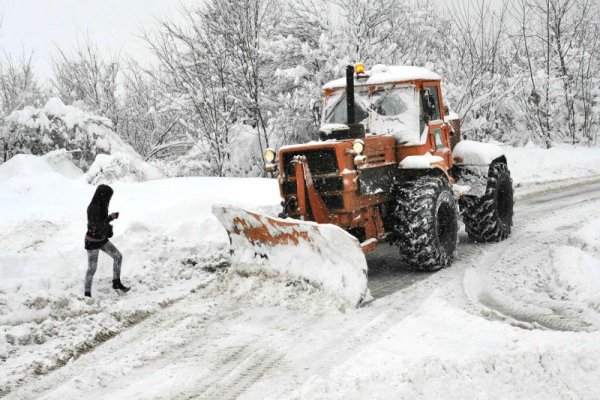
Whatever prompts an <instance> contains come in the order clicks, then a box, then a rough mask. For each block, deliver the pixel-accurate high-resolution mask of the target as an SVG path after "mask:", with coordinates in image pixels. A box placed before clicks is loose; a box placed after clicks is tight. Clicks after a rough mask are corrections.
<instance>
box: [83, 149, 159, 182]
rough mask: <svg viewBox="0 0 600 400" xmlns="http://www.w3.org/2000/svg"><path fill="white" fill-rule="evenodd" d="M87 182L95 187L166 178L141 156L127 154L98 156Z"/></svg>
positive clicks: (88, 172) (88, 174)
mask: <svg viewBox="0 0 600 400" xmlns="http://www.w3.org/2000/svg"><path fill="white" fill-rule="evenodd" d="M86 177H87V181H88V182H89V183H91V184H93V185H97V184H100V183H106V184H110V183H113V182H117V181H118V182H144V181H148V180H151V179H160V178H164V177H165V175H164V174H163V173H162V172H161V171H160V170H159V169H158V168H156V167H155V166H153V165H151V164H149V163H147V162H145V161H144V160H142V159H141V158H140V157H139V156H134V155H130V154H125V153H115V154H111V155H108V154H98V155H97V156H96V160H95V161H94V163H93V164H92V165H91V166H90V169H89V170H88V171H87V173H86Z"/></svg>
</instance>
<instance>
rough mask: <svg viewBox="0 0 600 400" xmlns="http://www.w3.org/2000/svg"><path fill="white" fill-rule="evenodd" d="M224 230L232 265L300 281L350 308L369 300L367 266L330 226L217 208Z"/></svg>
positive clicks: (345, 236) (352, 242)
mask: <svg viewBox="0 0 600 400" xmlns="http://www.w3.org/2000/svg"><path fill="white" fill-rule="evenodd" d="M213 214H214V215H215V216H216V217H217V218H218V219H219V221H221V223H222V224H223V225H224V226H225V229H226V230H227V232H228V234H229V238H230V242H231V249H232V260H231V262H232V265H234V267H241V268H250V269H262V268H264V269H267V270H270V271H275V272H278V273H281V274H287V275H291V276H293V277H297V278H304V279H306V280H308V281H309V282H311V283H313V284H316V285H319V286H322V287H323V288H325V289H327V290H329V291H332V292H334V293H336V294H338V295H340V296H342V297H343V298H344V299H346V300H347V301H348V302H349V303H351V304H353V305H357V304H359V303H360V302H361V301H364V300H367V299H368V298H369V297H370V295H369V290H368V288H367V262H366V259H365V257H364V254H363V252H362V250H361V247H360V244H359V243H358V240H357V239H356V238H355V237H353V236H352V235H350V234H349V233H347V232H345V231H344V230H342V229H340V228H339V227H337V226H334V225H329V224H323V225H320V224H316V223H314V222H305V221H293V222H292V221H290V220H284V219H280V218H273V217H268V216H266V215H261V214H257V213H253V212H249V211H246V210H243V209H241V208H237V207H231V206H222V205H219V206H217V205H215V206H213Z"/></svg>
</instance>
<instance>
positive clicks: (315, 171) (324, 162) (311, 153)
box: [283, 149, 339, 176]
mask: <svg viewBox="0 0 600 400" xmlns="http://www.w3.org/2000/svg"><path fill="white" fill-rule="evenodd" d="M299 155H303V156H305V157H306V161H307V162H308V167H309V168H310V172H311V173H312V175H313V176H315V175H325V174H335V173H337V172H339V168H338V163H337V157H336V155H335V150H334V149H317V150H304V151H298V152H289V153H284V154H283V166H284V173H285V174H286V175H287V176H294V175H295V174H296V170H295V168H294V164H292V159H293V158H294V157H295V156H299Z"/></svg>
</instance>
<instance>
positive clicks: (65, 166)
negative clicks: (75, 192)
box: [42, 149, 83, 179]
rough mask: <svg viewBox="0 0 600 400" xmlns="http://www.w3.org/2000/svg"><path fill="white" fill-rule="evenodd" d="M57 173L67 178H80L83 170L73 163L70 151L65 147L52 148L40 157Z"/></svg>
mask: <svg viewBox="0 0 600 400" xmlns="http://www.w3.org/2000/svg"><path fill="white" fill-rule="evenodd" d="M42 158H43V159H44V160H46V162H47V163H48V164H49V165H50V166H51V167H52V169H54V171H56V172H58V173H59V174H61V175H63V176H66V177H67V178H73V179H76V178H80V177H81V174H82V173H83V171H82V170H81V169H80V168H78V167H77V166H76V165H75V164H74V163H73V157H72V156H71V153H69V152H67V151H66V150H65V149H60V150H54V151H51V152H50V153H47V154H45V155H44V156H43V157H42Z"/></svg>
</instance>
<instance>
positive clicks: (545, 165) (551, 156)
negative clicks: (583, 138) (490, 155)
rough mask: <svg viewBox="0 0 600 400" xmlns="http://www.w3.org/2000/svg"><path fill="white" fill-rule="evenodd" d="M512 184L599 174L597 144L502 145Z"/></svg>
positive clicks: (536, 182) (599, 156) (599, 153)
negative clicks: (549, 146)
mask: <svg viewBox="0 0 600 400" xmlns="http://www.w3.org/2000/svg"><path fill="white" fill-rule="evenodd" d="M502 148H503V149H504V151H505V152H506V159H507V160H508V167H509V169H510V172H511V176H512V178H513V182H514V183H515V184H539V183H545V182H551V181H557V180H564V179H576V178H584V177H589V176H593V175H600V148H598V147H577V146H571V145H567V144H561V145H555V146H554V147H552V148H550V149H544V148H540V147H537V146H535V145H531V144H529V145H527V146H525V147H510V146H502Z"/></svg>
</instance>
